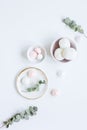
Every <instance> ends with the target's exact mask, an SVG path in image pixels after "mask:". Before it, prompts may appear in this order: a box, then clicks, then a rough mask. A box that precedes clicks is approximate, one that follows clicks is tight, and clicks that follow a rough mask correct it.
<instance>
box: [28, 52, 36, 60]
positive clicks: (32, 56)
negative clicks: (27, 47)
mask: <svg viewBox="0 0 87 130" xmlns="http://www.w3.org/2000/svg"><path fill="white" fill-rule="evenodd" d="M29 55H30V57H31V58H32V59H35V58H36V57H37V53H36V52H35V51H31V52H30V54H29Z"/></svg>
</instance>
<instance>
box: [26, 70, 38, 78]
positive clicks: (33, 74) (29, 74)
mask: <svg viewBox="0 0 87 130" xmlns="http://www.w3.org/2000/svg"><path fill="white" fill-rule="evenodd" d="M35 75H36V71H35V70H29V72H28V73H27V76H28V77H29V78H32V77H33V76H35Z"/></svg>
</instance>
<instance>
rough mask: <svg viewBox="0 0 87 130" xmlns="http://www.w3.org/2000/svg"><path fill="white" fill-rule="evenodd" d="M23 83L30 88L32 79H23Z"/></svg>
mask: <svg viewBox="0 0 87 130" xmlns="http://www.w3.org/2000/svg"><path fill="white" fill-rule="evenodd" d="M21 82H22V84H23V85H25V86H28V85H29V84H30V79H29V78H28V77H23V78H22V80H21Z"/></svg>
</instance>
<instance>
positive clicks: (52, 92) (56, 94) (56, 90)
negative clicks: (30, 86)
mask: <svg viewBox="0 0 87 130" xmlns="http://www.w3.org/2000/svg"><path fill="white" fill-rule="evenodd" d="M51 95H52V96H58V95H60V91H59V90H58V89H52V90H51Z"/></svg>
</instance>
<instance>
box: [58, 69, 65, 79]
mask: <svg viewBox="0 0 87 130" xmlns="http://www.w3.org/2000/svg"><path fill="white" fill-rule="evenodd" d="M56 75H57V76H58V77H63V76H64V75H65V73H64V71H62V70H58V71H57V73H56Z"/></svg>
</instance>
